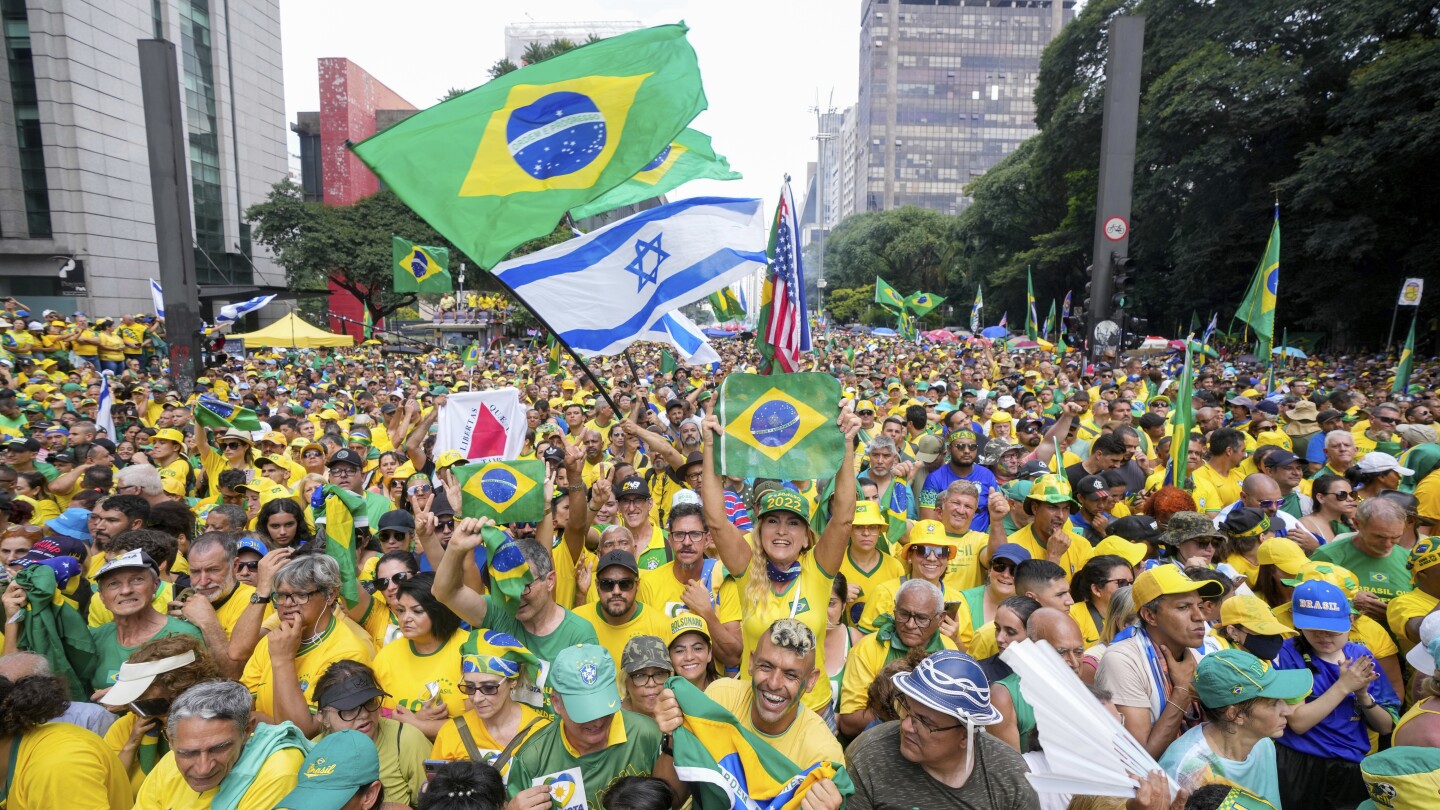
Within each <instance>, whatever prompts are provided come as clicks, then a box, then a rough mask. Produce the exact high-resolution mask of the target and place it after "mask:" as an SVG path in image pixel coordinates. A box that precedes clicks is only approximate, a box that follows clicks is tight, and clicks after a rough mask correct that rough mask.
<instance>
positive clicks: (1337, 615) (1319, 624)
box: [1290, 579, 1350, 633]
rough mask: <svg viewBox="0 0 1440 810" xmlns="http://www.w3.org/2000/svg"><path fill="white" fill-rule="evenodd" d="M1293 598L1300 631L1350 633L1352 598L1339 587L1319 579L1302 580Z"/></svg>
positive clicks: (1296, 621)
mask: <svg viewBox="0 0 1440 810" xmlns="http://www.w3.org/2000/svg"><path fill="white" fill-rule="evenodd" d="M1290 601H1291V604H1292V605H1293V606H1294V613H1293V618H1294V619H1295V629H1296V630H1328V631H1330V632H1332V633H1348V632H1350V600H1349V599H1347V598H1345V591H1343V590H1341V589H1340V587H1339V586H1337V585H1332V584H1331V583H1329V582H1325V581H1324V580H1319V579H1312V580H1310V581H1309V582H1302V583H1300V584H1299V585H1297V586H1296V587H1295V595H1294V596H1292V597H1291V600H1290Z"/></svg>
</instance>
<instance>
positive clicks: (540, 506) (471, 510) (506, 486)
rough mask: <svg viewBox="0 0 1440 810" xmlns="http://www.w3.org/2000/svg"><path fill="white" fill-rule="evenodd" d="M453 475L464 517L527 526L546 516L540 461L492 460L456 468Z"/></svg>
mask: <svg viewBox="0 0 1440 810" xmlns="http://www.w3.org/2000/svg"><path fill="white" fill-rule="evenodd" d="M454 472H455V483H456V484H458V485H459V487H460V514H462V515H464V516H465V517H488V518H490V519H492V520H494V521H495V522H496V523H528V522H538V521H539V520H540V519H541V518H543V517H544V516H545V462H543V461H491V462H488V463H485V464H467V465H465V466H461V467H456V468H455V469H454Z"/></svg>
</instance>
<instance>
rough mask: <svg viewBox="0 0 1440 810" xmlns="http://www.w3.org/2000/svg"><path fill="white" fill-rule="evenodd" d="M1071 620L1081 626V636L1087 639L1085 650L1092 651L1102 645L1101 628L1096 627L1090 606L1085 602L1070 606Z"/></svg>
mask: <svg viewBox="0 0 1440 810" xmlns="http://www.w3.org/2000/svg"><path fill="white" fill-rule="evenodd" d="M1070 618H1072V619H1074V620H1075V623H1076V624H1078V625H1080V635H1081V637H1083V638H1084V639H1085V649H1087V650H1088V649H1090V648H1091V647H1094V646H1095V645H1096V644H1099V643H1100V630H1101V628H1099V627H1096V626H1095V618H1094V617H1093V616H1091V615H1090V606H1089V605H1087V604H1086V603H1085V602H1076V603H1075V604H1073V605H1071V606H1070Z"/></svg>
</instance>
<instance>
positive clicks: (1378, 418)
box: [1370, 416, 1400, 425]
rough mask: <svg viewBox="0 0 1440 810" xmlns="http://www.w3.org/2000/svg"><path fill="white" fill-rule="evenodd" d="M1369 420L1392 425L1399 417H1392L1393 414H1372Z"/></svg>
mask: <svg viewBox="0 0 1440 810" xmlns="http://www.w3.org/2000/svg"><path fill="white" fill-rule="evenodd" d="M1370 421H1371V422H1381V423H1383V424H1386V425H1393V424H1395V423H1397V422H1399V421H1400V419H1399V418H1398V417H1394V416H1372V417H1370Z"/></svg>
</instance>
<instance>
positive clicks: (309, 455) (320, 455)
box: [300, 450, 325, 458]
mask: <svg viewBox="0 0 1440 810" xmlns="http://www.w3.org/2000/svg"><path fill="white" fill-rule="evenodd" d="M300 457H301V458H324V457H325V455H324V454H323V453H319V452H316V451H314V450H311V451H310V452H308V453H302V454H301V456H300Z"/></svg>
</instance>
